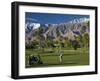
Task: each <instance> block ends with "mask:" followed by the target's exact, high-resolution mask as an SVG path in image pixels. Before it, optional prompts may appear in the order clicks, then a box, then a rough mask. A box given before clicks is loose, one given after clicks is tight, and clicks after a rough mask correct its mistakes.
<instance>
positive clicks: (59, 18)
mask: <svg viewBox="0 0 100 81" xmlns="http://www.w3.org/2000/svg"><path fill="white" fill-rule="evenodd" d="M84 17H86V18H89V15H76V14H75V15H72V14H51V13H34V12H25V19H26V21H30V22H35V21H37V22H39V23H42V24H50V23H51V24H58V23H64V22H68V21H71V20H73V19H79V18H84Z"/></svg>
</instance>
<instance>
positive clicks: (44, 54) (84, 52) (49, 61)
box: [25, 48, 89, 68]
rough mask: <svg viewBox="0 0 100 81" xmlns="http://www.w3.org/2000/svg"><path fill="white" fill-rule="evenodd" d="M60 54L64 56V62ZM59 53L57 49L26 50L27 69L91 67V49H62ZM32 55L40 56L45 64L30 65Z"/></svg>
mask: <svg viewBox="0 0 100 81" xmlns="http://www.w3.org/2000/svg"><path fill="white" fill-rule="evenodd" d="M60 53H62V54H63V56H62V58H63V59H62V62H60V60H59V55H60ZM60 53H59V50H57V48H55V49H50V48H44V49H41V50H40V49H34V50H33V49H26V54H25V67H26V68H29V67H51V66H81V65H89V49H84V48H79V49H77V50H73V49H69V50H66V49H65V48H62V49H61V51H60ZM30 55H34V56H37V55H40V57H41V60H42V62H43V64H34V65H31V66H30V65H29V58H28V56H30Z"/></svg>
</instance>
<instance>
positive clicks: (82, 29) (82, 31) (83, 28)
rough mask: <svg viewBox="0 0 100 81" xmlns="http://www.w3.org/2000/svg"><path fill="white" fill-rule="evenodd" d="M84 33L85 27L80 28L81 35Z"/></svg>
mask: <svg viewBox="0 0 100 81" xmlns="http://www.w3.org/2000/svg"><path fill="white" fill-rule="evenodd" d="M85 32H86V26H82V28H81V33H82V34H84V33H85Z"/></svg>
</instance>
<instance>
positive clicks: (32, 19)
mask: <svg viewBox="0 0 100 81" xmlns="http://www.w3.org/2000/svg"><path fill="white" fill-rule="evenodd" d="M26 20H31V21H37V20H36V19H34V18H26Z"/></svg>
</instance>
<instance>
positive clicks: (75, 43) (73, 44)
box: [71, 40, 79, 50]
mask: <svg viewBox="0 0 100 81" xmlns="http://www.w3.org/2000/svg"><path fill="white" fill-rule="evenodd" d="M71 42H72V47H73V48H74V50H77V48H78V46H79V44H78V42H77V40H72V41H71Z"/></svg>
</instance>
